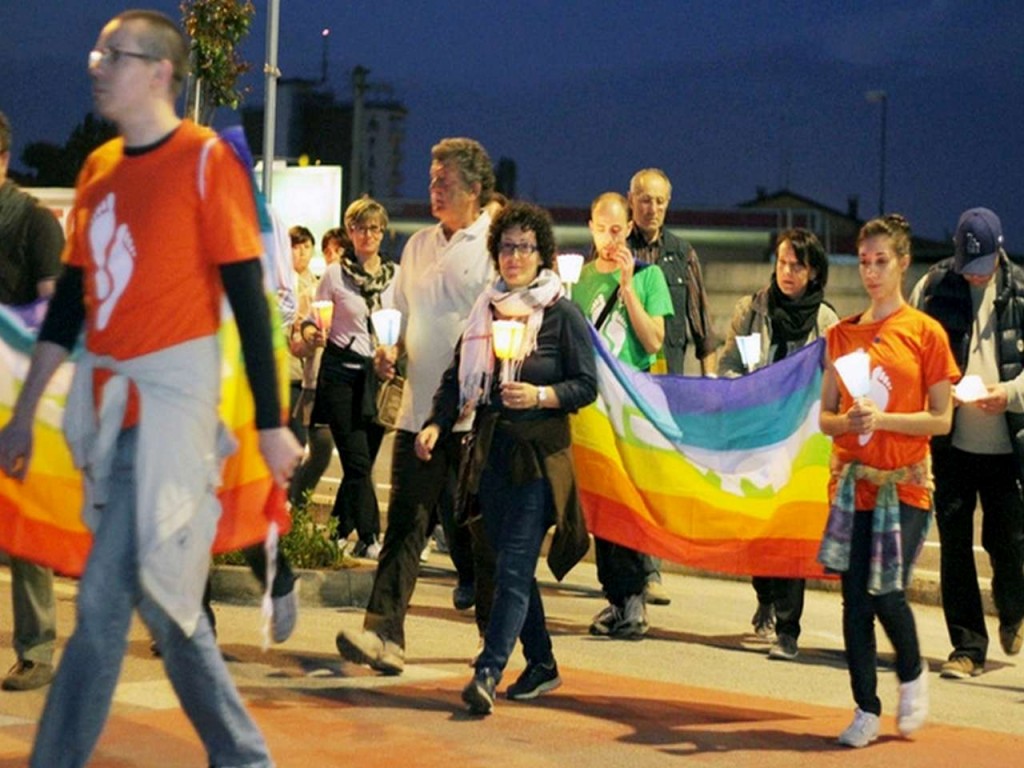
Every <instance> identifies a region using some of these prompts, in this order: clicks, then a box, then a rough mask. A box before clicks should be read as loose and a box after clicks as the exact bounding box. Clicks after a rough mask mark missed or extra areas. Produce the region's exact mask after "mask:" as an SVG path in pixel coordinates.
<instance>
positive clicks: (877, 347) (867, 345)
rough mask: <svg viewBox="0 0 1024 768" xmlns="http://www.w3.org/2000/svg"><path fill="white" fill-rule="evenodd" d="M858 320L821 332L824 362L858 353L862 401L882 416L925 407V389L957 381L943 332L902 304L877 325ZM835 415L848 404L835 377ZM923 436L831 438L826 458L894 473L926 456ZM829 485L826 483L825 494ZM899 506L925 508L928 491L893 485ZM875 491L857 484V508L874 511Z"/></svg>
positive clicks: (957, 373)
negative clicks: (866, 375) (863, 357)
mask: <svg viewBox="0 0 1024 768" xmlns="http://www.w3.org/2000/svg"><path fill="white" fill-rule="evenodd" d="M858 319H859V316H854V317H848V318H846V319H844V320H843V321H841V322H840V323H838V324H837V325H834V326H832V327H831V328H830V329H829V330H828V331H827V335H826V338H827V342H828V357H829V359H830V360H835V359H836V358H838V357H842V356H843V355H845V354H847V353H849V352H854V351H856V350H858V349H863V350H864V351H866V352H867V353H868V356H869V358H870V361H871V386H870V389H869V391H868V397H869V398H870V399H871V400H873V401H874V402H875V404H876V405H877V406H878V407H879V408H880V409H881V410H883V411H887V412H889V413H913V412H915V411H923V410H926V409H927V408H928V389H929V388H930V387H931V386H932V385H933V384H937V383H938V382H940V381H942V380H944V379H949V380H950V381H954V382H955V381H956V380H957V379H959V378H960V370H959V368H957V365H956V361H955V360H954V359H953V353H952V352H951V351H950V349H949V341H948V338H947V336H946V332H945V330H943V328H942V326H941V325H939V323H938V322H937V321H936V320H935V319H934V318H932V317H929V316H928V315H926V314H925V313H923V312H920V311H918V310H916V309H914V308H913V307H911V306H910V305H904V306H903V307H901V308H900V309H898V310H896V312H894V313H893V314H891V315H889V316H888V317H887V318H885V319H884V320H882V321H880V322H875V323H868V324H865V325H859V324H858V322H857V321H858ZM836 378H837V381H838V385H839V412H840V413H844V412H845V411H847V410H848V409H849V408H850V407H851V406H852V405H853V398H852V397H850V393H849V392H848V391H847V390H846V387H845V386H844V385H843V383H842V381H841V380H840V379H839V377H838V376H837V377H836ZM928 441H929V438H928V437H927V436H918V435H904V434H899V433H896V432H886V431H881V432H872V433H871V434H868V435H852V434H848V435H840V436H839V437H836V438H834V439H833V442H832V453H833V455H834V456H836V457H837V458H838V459H840V460H841V461H843V462H844V463H846V462H850V461H859V462H860V463H861V464H865V465H867V466H870V467H876V468H878V469H898V468H899V467H905V466H910V465H912V464H916V463H917V462H919V461H921V460H923V459H924V458H925V457H926V456H927V455H928ZM834 491H835V482H834V481H832V482H831V483H830V484H829V495H830V496H831V495H832V494H833V492H834ZM897 491H898V493H899V498H900V501H902V502H904V503H906V504H910V505H912V506H915V507H919V508H923V509H927V508H928V507H930V506H931V499H930V497H929V494H928V491H927V490H925V489H923V488H919V487H916V486H912V485H897ZM877 493H878V488H877V487H876V486H874V485H872V484H871V483H868V482H865V481H859V482H858V483H857V493H856V506H857V509H874V507H875V497H876V496H877Z"/></svg>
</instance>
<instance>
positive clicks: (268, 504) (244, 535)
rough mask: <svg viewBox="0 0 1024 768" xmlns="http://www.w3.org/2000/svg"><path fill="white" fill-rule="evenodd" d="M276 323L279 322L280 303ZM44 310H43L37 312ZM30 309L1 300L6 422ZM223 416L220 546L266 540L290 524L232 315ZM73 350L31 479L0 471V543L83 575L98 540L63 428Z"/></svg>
mask: <svg viewBox="0 0 1024 768" xmlns="http://www.w3.org/2000/svg"><path fill="white" fill-rule="evenodd" d="M271 306H272V315H274V319H273V322H274V323H275V326H274V327H278V323H277V320H276V312H274V311H273V304H271ZM36 314H38V313H36ZM29 315H30V313H26V312H24V311H17V310H14V309H11V308H7V307H3V306H0V425H5V424H6V423H7V422H8V421H9V419H10V417H11V410H12V408H13V406H14V402H15V399H16V398H17V394H18V391H19V390H20V388H21V385H22V383H23V382H24V380H25V373H26V372H27V370H28V364H29V357H30V356H31V352H32V346H33V344H34V343H35V331H34V330H33V329H32V328H31V327H30V325H29V324H28V322H30V321H28V320H27V318H28V317H29ZM220 340H221V367H222V370H221V403H220V416H221V419H222V420H223V421H224V423H225V424H226V425H227V427H228V428H229V430H230V431H231V432H232V434H233V435H234V437H235V439H236V440H237V441H238V450H237V451H235V453H234V454H233V455H232V456H231V457H229V458H228V460H227V461H226V462H225V465H224V470H223V485H222V486H221V489H220V492H219V496H220V500H221V506H222V507H223V514H222V515H221V519H220V523H219V527H218V531H217V537H216V540H215V542H214V546H213V550H214V552H227V551H232V550H236V549H239V548H241V547H244V546H248V545H250V544H254V543H256V542H260V541H263V539H264V538H265V537H266V531H267V527H268V525H269V523H270V522H271V521H275V522H277V524H278V527H279V528H280V529H281V531H282V532H284V531H287V530H288V528H289V527H290V525H291V518H290V516H289V514H288V512H287V510H286V508H285V495H284V491H283V490H282V489H280V488H278V487H277V486H275V485H274V482H273V480H272V479H271V477H270V471H269V470H268V469H267V466H266V464H264V462H263V458H262V456H261V455H260V452H259V445H258V441H257V434H256V425H255V408H254V405H253V401H252V394H251V392H250V391H249V385H248V380H247V379H246V374H245V368H244V365H243V360H242V353H241V346H240V342H239V338H238V330H237V328H236V326H235V323H234V320H233V319H230V317H229V318H227V319H225V321H224V323H223V324H222V326H221V330H220ZM274 343H275V350H274V352H275V355H276V357H277V362H278V371H279V372H281V371H287V350H286V349H285V341H284V337H283V336H282V334H279V333H275V334H274ZM73 373H74V362H73V358H72V359H71V361H70V362H67V363H65V364H64V365H63V366H61V368H60V370H59V371H58V372H57V374H56V375H55V376H54V378H53V380H52V381H51V382H50V386H49V388H48V389H47V392H46V395H45V397H44V398H43V400H42V401H41V403H40V407H39V410H38V412H37V415H36V422H35V430H34V433H33V455H32V462H31V464H30V465H29V472H28V475H27V477H26V478H25V480H24V482H19V481H16V480H12V479H10V478H9V477H7V476H6V475H4V474H3V473H2V472H0V549H3V550H5V551H7V552H9V553H10V554H12V555H16V556H18V557H22V558H24V559H26V560H32V561H35V562H38V563H41V564H43V565H48V566H50V567H51V568H53V569H55V570H57V571H59V572H60V573H63V574H67V575H69V576H78V575H80V574H81V573H82V570H83V569H84V567H85V559H86V556H87V555H88V553H89V547H90V546H91V544H92V536H91V534H90V532H89V531H88V529H87V528H86V527H85V524H84V523H83V522H82V515H81V513H82V478H81V475H80V473H79V471H78V470H77V469H75V467H74V465H73V464H72V462H71V454H70V452H69V451H68V448H67V444H66V443H65V442H64V436H63V433H62V431H61V421H62V418H63V413H64V404H65V402H66V397H67V392H68V388H69V386H70V383H71V377H72V375H73ZM278 379H279V382H280V396H281V398H282V399H281V402H282V403H287V402H288V393H287V387H288V379H287V375H284V376H282V375H280V374H279V377H278Z"/></svg>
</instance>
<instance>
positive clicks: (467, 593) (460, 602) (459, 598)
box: [452, 584, 476, 611]
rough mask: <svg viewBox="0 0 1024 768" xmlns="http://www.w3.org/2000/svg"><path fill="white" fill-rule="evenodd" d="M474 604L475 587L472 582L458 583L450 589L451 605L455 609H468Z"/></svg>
mask: <svg viewBox="0 0 1024 768" xmlns="http://www.w3.org/2000/svg"><path fill="white" fill-rule="evenodd" d="M475 604H476V587H475V586H474V585H472V584H459V585H458V586H457V587H455V589H453V590H452V605H454V606H455V610H457V611H468V610H469V609H470V608H472V607H473V606H474V605H475Z"/></svg>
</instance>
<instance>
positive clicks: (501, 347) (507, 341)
mask: <svg viewBox="0 0 1024 768" xmlns="http://www.w3.org/2000/svg"><path fill="white" fill-rule="evenodd" d="M491 327H492V334H493V339H494V354H495V356H496V357H497V358H498V359H499V360H501V383H502V384H507V383H508V382H510V381H514V378H515V377H514V376H513V374H512V365H511V364H512V361H513V360H514V359H515V358H517V357H518V356H519V348H520V346H522V343H523V335H524V334H525V332H526V326H525V325H523V324H522V323H520V322H518V321H516V320H495V321H494V322H493V323H491Z"/></svg>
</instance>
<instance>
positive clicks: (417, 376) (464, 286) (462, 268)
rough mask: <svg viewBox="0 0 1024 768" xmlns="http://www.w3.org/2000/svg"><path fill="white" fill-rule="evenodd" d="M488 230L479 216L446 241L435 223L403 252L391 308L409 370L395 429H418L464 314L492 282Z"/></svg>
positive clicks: (487, 219)
mask: <svg viewBox="0 0 1024 768" xmlns="http://www.w3.org/2000/svg"><path fill="white" fill-rule="evenodd" d="M490 226H491V217H490V214H488V213H486V212H484V213H481V214H480V216H479V217H477V220H476V221H475V222H473V224H471V225H470V226H469V227H466V228H465V229H460V230H458V231H457V232H455V233H454V234H453V235H452V237H451V239H450V240H448V239H446V238H445V236H444V232H443V230H442V229H441V225H440V224H438V225H435V226H433V227H428V228H427V229H421V230H420V231H419V232H417V233H415V234H414V235H413V236H412V237H410V238H409V242H408V243H406V246H405V248H404V249H403V251H402V262H401V265H402V269H401V273H400V274H399V275H398V277H397V278H396V279H395V307H396V309H398V310H400V311H401V313H402V337H403V339H404V343H405V351H406V354H407V355H408V362H407V366H408V367H407V368H406V385H405V389H404V391H403V393H402V410H401V412H400V413H399V417H398V428H399V429H404V430H406V431H409V432H418V431H419V430H420V429H422V427H423V424H424V422H425V421H426V420H427V417H428V416H429V415H430V410H431V406H432V404H433V401H434V392H436V391H437V388H438V386H439V385H440V383H441V377H442V376H443V375H444V372H445V370H446V369H447V368H448V366H449V365H451V363H452V360H453V359H454V356H455V345H456V344H457V343H458V340H459V338H460V337H461V336H462V331H463V330H464V329H465V327H466V321H467V320H468V318H469V311H470V310H471V309H472V308H473V304H474V303H475V302H476V299H477V297H478V296H479V295H480V293H481V292H482V291H483V290H484V288H485V287H486V286H487V285H488V283H490V282H491V280H492V279H493V277H494V268H493V265H492V263H491V257H490V256H489V255H488V253H487V231H488V230H489V229H490Z"/></svg>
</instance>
